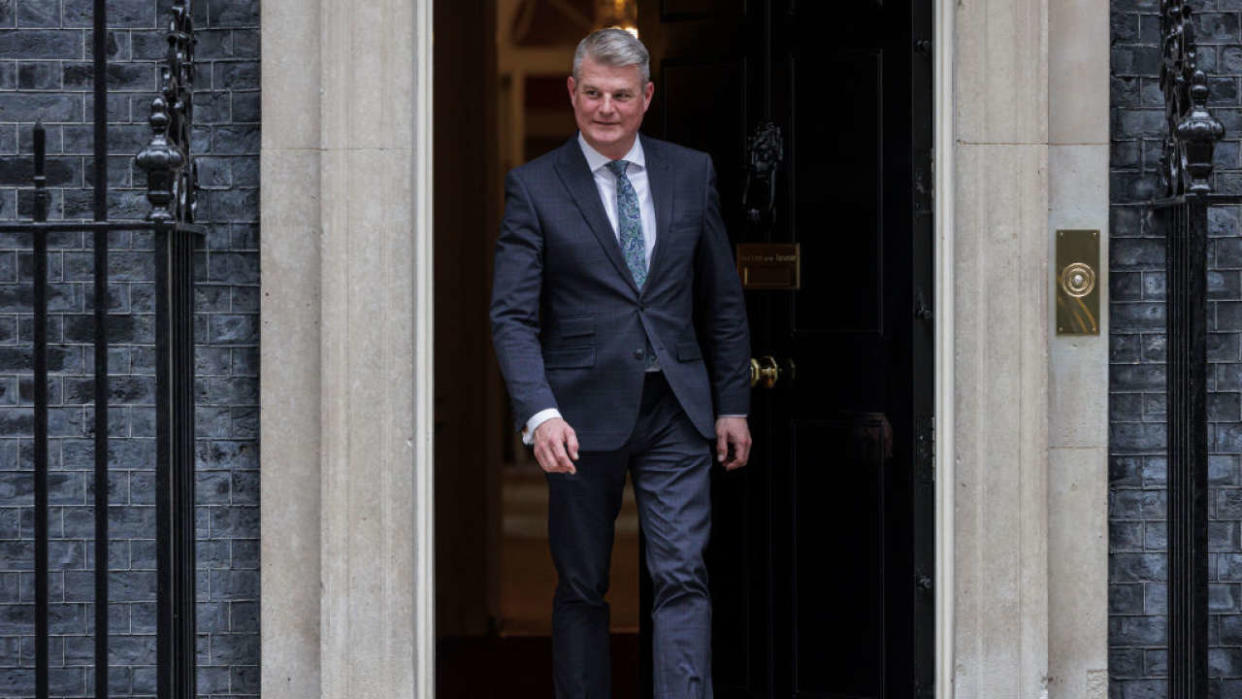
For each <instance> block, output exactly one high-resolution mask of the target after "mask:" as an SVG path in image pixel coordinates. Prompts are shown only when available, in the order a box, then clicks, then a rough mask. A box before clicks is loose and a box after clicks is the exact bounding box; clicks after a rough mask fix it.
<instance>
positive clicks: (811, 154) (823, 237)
mask: <svg viewBox="0 0 1242 699" xmlns="http://www.w3.org/2000/svg"><path fill="white" fill-rule="evenodd" d="M821 51H822V48H820V47H810V48H809V49H808V48H806V47H802V46H799V47H798V48H797V50H796V51H795V52H794V53H793V55H792V56H791V58H790V61H789V66H788V75H789V80H790V87H789V95H790V97H791V100H790V101H791V102H792V105H791V107H792V109H791V110H790V111H791V114H790V128H789V142H790V145H791V146H793V148H791V150H790V153H789V155H788V157H789V161H790V163H789V164H790V181H791V190H792V191H793V194H794V196H793V201H792V202H791V204H792V206H791V209H790V214H791V216H792V221H791V226H790V229H791V231H790V232H791V234H792V240H793V241H794V242H797V243H799V244H801V246H802V254H803V256H804V257H805V259H806V260H808V261H812V262H814V261H833V262H832V263H831V264H828V265H824V266H822V267H821V266H814V267H812V268H811V269H813V270H814V271H815V272H816V273H814V274H807V275H805V276H804V277H803V283H802V289H801V290H800V291H799V292H798V293H797V294H795V295H794V296H793V302H794V319H793V331H794V332H796V333H799V334H804V333H814V332H871V333H879V332H882V330H883V327H884V312H883V297H884V295H883V291H882V285H883V279H884V275H883V265H882V261H883V254H884V246H883V224H884V221H883V215H882V212H883V211H884V186H883V185H884V182H883V180H882V173H883V169H882V167H881V162H882V146H883V143H884V140H883V120H882V115H883V112H882V109H883V96H882V89H883V86H884V75H883V60H882V59H883V52H882V51H880V50H870V51H851V52H842V53H837V54H834V55H832V56H831V57H830V58H828V59H827V60H825V58H824V57H817V56H816V55H815V54H816V53H817V52H821ZM808 53H809V54H810V55H806V54H808ZM825 76H832V83H833V84H834V85H833V88H832V93H833V94H834V95H836V96H837V97H838V99H840V100H841V101H842V102H845V103H847V104H848V105H849V107H850V108H849V109H840V108H837V105H834V104H830V103H828V102H826V101H825V100H824V99H823V93H824V89H825V86H824V82H825V81H824V78H825ZM838 104H839V103H838ZM828 212H831V213H830V215H827V216H826V215H825V214H826V213H828ZM825 301H827V302H828V303H829V304H831V308H832V311H831V312H825V309H824V308H823V307H822V306H821V305H820V304H821V303H823V302H825Z"/></svg>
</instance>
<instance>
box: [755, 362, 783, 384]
mask: <svg viewBox="0 0 1242 699" xmlns="http://www.w3.org/2000/svg"><path fill="white" fill-rule="evenodd" d="M780 377H781V368H780V366H779V365H778V364H777V363H776V358H775V357H773V356H772V355H770V354H765V355H764V356H762V357H759V358H758V359H754V358H752V359H751V360H750V387H751V388H754V387H755V386H758V385H759V384H763V387H764V388H772V387H773V386H775V385H776V381H777V379H779V378H780Z"/></svg>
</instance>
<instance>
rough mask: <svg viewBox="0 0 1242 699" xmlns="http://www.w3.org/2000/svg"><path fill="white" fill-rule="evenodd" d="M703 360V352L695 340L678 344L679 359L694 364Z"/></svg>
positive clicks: (682, 341)
mask: <svg viewBox="0 0 1242 699" xmlns="http://www.w3.org/2000/svg"><path fill="white" fill-rule="evenodd" d="M702 358H703V352H702V350H700V349H699V343H697V342H695V341H694V340H681V341H679V342H678V343H677V359H679V360H681V361H683V362H692V361H694V360H696V359H702Z"/></svg>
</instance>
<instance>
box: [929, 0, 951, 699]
mask: <svg viewBox="0 0 1242 699" xmlns="http://www.w3.org/2000/svg"><path fill="white" fill-rule="evenodd" d="M932 5H933V10H932V11H933V13H934V19H933V30H932V32H933V34H932V47H933V54H932V57H933V58H932V60H933V64H932V90H933V94H932V133H933V136H932V138H933V144H934V146H933V147H934V150H933V153H935V163H934V167H935V173H934V178H935V179H934V185H933V188H934V189H933V191H934V193H935V196H934V202H933V210H934V212H933V217H934V224H933V225H934V227H935V237H934V239H933V243H932V255H933V257H934V261H933V265H934V271H933V284H934V291H933V293H932V295H933V297H934V302H933V304H932V305H933V309H934V310H933V313H932V323H933V326H934V327H933V333H934V340H933V342H934V348H935V349H934V354H935V356H934V363H933V367H934V368H933V371H934V372H935V377H934V385H935V389H934V394H935V395H934V398H933V400H934V407H933V409H934V410H935V414H936V419H935V429H936V442H935V444H936V451H935V466H934V468H935V471H934V473H935V479H936V485H935V503H936V504H935V508H936V510H935V513H934V516H935V519H936V533H935V549H936V551H935V565H936V572H935V583H934V591H935V615H934V618H935V634H936V697H937V698H938V699H948V698H949V697H951V696H953V512H954V509H953V482H954V472H953V425H954V422H953V386H954V378H953V230H954V228H953V197H954V192H953V153H954V148H955V143H954V131H953V54H954V51H953V49H954V44H953V23H954V14H953V9H954V5H955V3H954V2H953V1H952V0H932Z"/></svg>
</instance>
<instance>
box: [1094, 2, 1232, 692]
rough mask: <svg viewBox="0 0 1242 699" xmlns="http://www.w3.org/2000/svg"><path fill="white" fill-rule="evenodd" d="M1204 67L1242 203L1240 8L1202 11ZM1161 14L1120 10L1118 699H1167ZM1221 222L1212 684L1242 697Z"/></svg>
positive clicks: (1114, 567)
mask: <svg viewBox="0 0 1242 699" xmlns="http://www.w3.org/2000/svg"><path fill="white" fill-rule="evenodd" d="M1195 9H1196V10H1200V13H1199V16H1198V18H1197V24H1198V30H1199V41H1200V67H1202V68H1203V69H1205V70H1206V71H1207V72H1208V74H1209V76H1211V77H1210V87H1211V90H1212V102H1213V104H1214V105H1215V106H1214V112H1215V114H1216V115H1217V117H1218V118H1219V119H1220V120H1221V121H1222V122H1223V123H1224V124H1225V127H1226V129H1227V130H1228V133H1227V135H1226V140H1225V142H1223V143H1221V144H1220V146H1219V147H1218V148H1217V152H1216V168H1217V173H1218V177H1217V187H1218V189H1219V190H1221V191H1229V192H1239V191H1242V171H1240V169H1239V138H1240V137H1242V112H1240V111H1239V98H1238V96H1239V92H1238V79H1239V74H1240V73H1242V29H1240V21H1239V20H1240V13H1242V1H1240V0H1201V1H1199V2H1196V3H1195ZM1158 10H1159V3H1158V2H1156V0H1113V2H1112V39H1113V51H1112V76H1113V77H1112V182H1111V185H1112V224H1111V225H1112V246H1113V247H1112V261H1111V264H1112V277H1111V286H1110V291H1111V294H1112V306H1111V313H1112V316H1111V317H1112V336H1111V338H1110V340H1111V344H1110V352H1111V354H1110V358H1111V363H1112V366H1111V386H1110V394H1111V395H1110V398H1111V416H1110V422H1111V437H1110V441H1111V454H1110V483H1111V488H1110V490H1111V492H1110V503H1109V520H1110V521H1109V525H1110V538H1111V541H1110V560H1109V564H1110V565H1109V583H1110V584H1109V612H1110V624H1109V645H1110V654H1109V655H1110V673H1111V676H1112V682H1111V696H1113V697H1126V698H1129V697H1163V696H1166V692H1167V689H1166V681H1165V679H1164V678H1165V676H1166V675H1167V635H1168V618H1167V604H1166V600H1165V596H1166V593H1167V592H1166V590H1167V588H1166V582H1167V579H1168V564H1167V555H1166V552H1167V547H1166V528H1165V508H1166V499H1165V495H1166V492H1165V474H1166V460H1165V444H1166V431H1165V425H1164V420H1165V414H1164V413H1165V381H1166V379H1165V367H1164V361H1165V332H1164V324H1165V317H1166V316H1165V310H1166V309H1165V305H1164V298H1165V272H1164V264H1165V254H1164V241H1163V239H1162V238H1161V237H1159V236H1158V235H1157V232H1156V231H1155V230H1154V228H1153V225H1152V222H1151V221H1150V220H1149V219H1148V218H1147V217H1146V216H1145V211H1146V210H1145V207H1144V206H1143V205H1142V202H1143V201H1144V200H1146V199H1147V198H1149V197H1150V196H1152V194H1153V193H1155V192H1156V191H1157V189H1158V187H1159V178H1158V177H1157V175H1156V169H1157V167H1158V165H1159V161H1160V155H1161V146H1160V139H1161V137H1162V135H1163V132H1164V112H1163V108H1164V102H1163V96H1162V94H1161V91H1160V86H1159V80H1158V73H1159V64H1160V60H1161V51H1160V18H1159V16H1158V14H1157V13H1158ZM1239 222H1240V220H1239V213H1238V211H1237V210H1236V209H1232V208H1228V209H1218V210H1214V211H1213V212H1212V214H1211V218H1210V232H1209V235H1210V236H1211V240H1210V242H1209V254H1210V256H1211V257H1210V259H1209V280H1208V286H1209V309H1208V323H1209V326H1208V328H1209V333H1210V335H1209V339H1208V353H1209V362H1210V363H1211V366H1210V367H1209V371H1208V382H1209V390H1210V391H1211V395H1210V398H1209V421H1210V425H1209V440H1210V452H1211V455H1210V464H1209V468H1210V473H1209V478H1210V487H1211V497H1210V508H1211V510H1210V549H1211V554H1210V561H1209V568H1210V570H1209V575H1210V577H1211V580H1212V583H1211V591H1210V608H1211V614H1212V617H1211V620H1210V623H1209V636H1210V642H1211V649H1210V675H1211V677H1212V678H1213V684H1214V685H1215V686H1214V687H1213V692H1214V694H1213V696H1219V697H1242V539H1240V537H1239V520H1240V519H1242V478H1240V474H1239V458H1240V457H1239V455H1240V454H1242V402H1240V398H1242V394H1240V393H1239V391H1242V354H1240V347H1239V339H1240V335H1242V237H1239V236H1240V234H1242V230H1240V228H1239Z"/></svg>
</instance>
